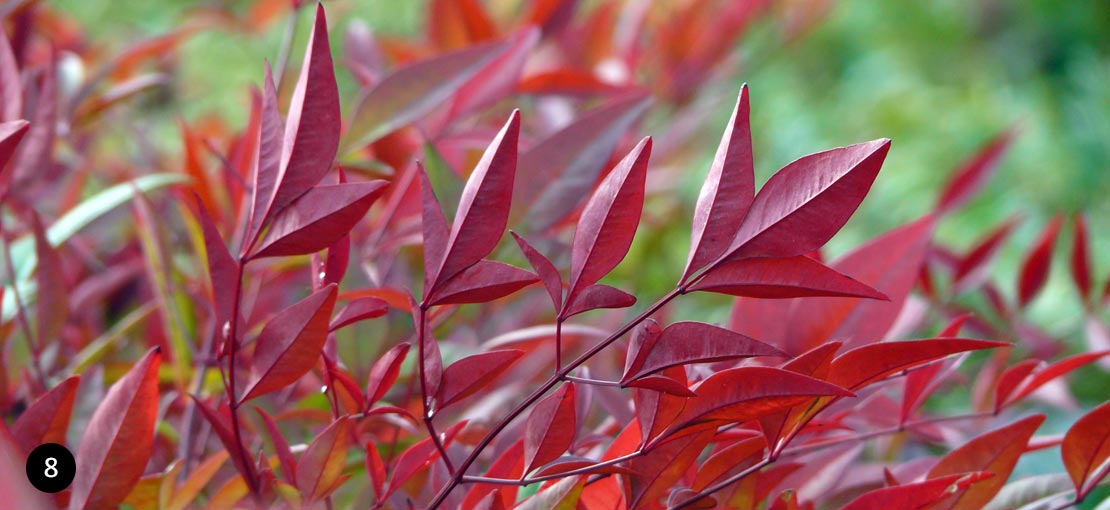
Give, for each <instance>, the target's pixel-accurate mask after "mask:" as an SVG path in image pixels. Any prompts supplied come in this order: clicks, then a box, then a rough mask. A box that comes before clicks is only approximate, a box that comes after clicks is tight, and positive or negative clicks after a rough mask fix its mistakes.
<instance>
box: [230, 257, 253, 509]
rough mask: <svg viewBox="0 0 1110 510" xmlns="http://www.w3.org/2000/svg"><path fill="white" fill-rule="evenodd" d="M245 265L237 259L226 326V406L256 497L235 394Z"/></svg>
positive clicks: (248, 480)
mask: <svg viewBox="0 0 1110 510" xmlns="http://www.w3.org/2000/svg"><path fill="white" fill-rule="evenodd" d="M245 267H246V262H245V261H244V260H243V259H242V258H240V259H239V260H238V269H237V270H236V274H237V275H238V277H237V278H236V279H235V293H234V296H233V301H232V303H233V304H232V309H231V317H230V318H229V319H228V320H229V321H230V323H231V326H230V327H229V328H228V339H227V342H228V344H227V345H228V355H227V379H228V381H227V398H228V401H229V404H228V407H229V408H230V410H231V431H232V433H233V434H235V446H236V448H237V449H238V450H239V451H238V452H235V454H236V455H238V456H239V459H240V460H241V461H242V462H243V465H244V466H246V470H247V472H246V475H247V488H249V489H250V492H251V494H252V495H254V496H255V497H258V494H259V493H258V480H256V479H255V477H254V470H253V469H251V467H250V466H251V459H250V455H248V454H247V448H246V446H244V444H243V435H242V432H241V431H240V428H239V397H238V396H237V395H236V394H235V356H236V348H237V347H238V345H239V338H238V326H239V300H240V299H241V298H242V293H243V269H244V268H245ZM221 329H222V328H221Z"/></svg>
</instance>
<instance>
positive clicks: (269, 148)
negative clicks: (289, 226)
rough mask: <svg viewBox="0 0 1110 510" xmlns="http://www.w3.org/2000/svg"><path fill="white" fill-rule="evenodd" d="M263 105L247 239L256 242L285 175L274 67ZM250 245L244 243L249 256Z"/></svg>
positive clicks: (267, 78)
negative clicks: (282, 161)
mask: <svg viewBox="0 0 1110 510" xmlns="http://www.w3.org/2000/svg"><path fill="white" fill-rule="evenodd" d="M262 91H263V92H262V105H261V111H260V119H259V127H258V157H257V158H255V161H254V168H253V169H252V170H253V173H254V186H252V188H251V194H252V196H251V212H250V222H249V229H248V234H247V239H250V240H251V241H254V240H255V238H256V237H258V232H259V231H260V230H261V229H262V225H263V223H265V221H266V217H265V216H266V215H267V214H269V212H270V211H268V210H267V208H268V206H269V204H270V199H271V197H273V195H274V189H276V188H277V186H278V178H279V174H280V173H281V154H282V139H283V138H285V125H284V122H282V120H281V113H280V112H278V104H277V103H278V93H277V88H276V87H275V85H274V76H273V72H272V71H271V70H270V63H269V62H267V63H266V76H265V80H264V83H263V85H262ZM249 244H250V243H249V242H248V243H244V245H243V250H244V252H243V253H242V254H241V255H246V251H245V250H247V249H248V248H249V246H248V245H249Z"/></svg>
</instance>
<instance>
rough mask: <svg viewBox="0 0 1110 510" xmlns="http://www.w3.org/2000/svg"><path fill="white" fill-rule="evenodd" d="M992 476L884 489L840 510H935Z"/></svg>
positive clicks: (981, 474)
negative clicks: (952, 497)
mask: <svg viewBox="0 0 1110 510" xmlns="http://www.w3.org/2000/svg"><path fill="white" fill-rule="evenodd" d="M994 476H995V475H994V473H989V472H978V473H957V474H954V475H948V476H941V477H936V478H933V479H930V480H925V481H923V482H915V483H908V484H904V485H897V486H893V487H883V488H880V489H874V490H871V491H868V492H865V493H863V494H861V495H860V496H859V497H857V498H856V499H853V500H852V501H849V502H848V504H846V505H844V509H843V510H892V509H895V508H897V509H899V510H928V509H931V508H936V506H934V505H936V504H937V503H938V502H940V501H943V500H944V499H945V498H947V497H948V496H949V495H950V494H952V493H954V492H958V491H961V490H964V489H967V488H968V487H971V486H972V485H973V484H975V483H976V482H980V481H982V480H986V479H990V478H992V477H994Z"/></svg>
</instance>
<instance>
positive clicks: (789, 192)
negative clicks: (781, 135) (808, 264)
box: [727, 139, 890, 259]
mask: <svg viewBox="0 0 1110 510" xmlns="http://www.w3.org/2000/svg"><path fill="white" fill-rule="evenodd" d="M888 150H890V140H887V139H880V140H874V141H870V142H865V143H861V144H857V145H851V146H848V147H840V148H836V149H830V150H827V151H824V152H818V153H816V154H811V155H809V156H804V157H802V158H799V159H797V160H795V161H794V162H793V163H790V164H789V165H786V166H785V167H783V168H782V170H779V171H778V173H776V174H775V175H774V176H772V177H771V179H769V180H768V181H767V184H764V185H763V188H762V189H760V190H759V194H758V195H756V197H755V200H754V201H753V202H752V205H751V208H749V210H748V214H747V216H746V217H745V218H744V222H743V223H742V224H741V225H740V230H739V232H737V233H736V237H735V239H734V240H733V241H732V244H731V245H730V246H729V249H728V250H727V253H728V257H729V258H730V259H737V258H742V257H793V256H795V255H804V254H806V253H809V252H811V251H813V250H816V249H817V248H820V247H821V246H822V245H824V244H825V242H826V241H828V240H829V239H830V238H832V236H833V234H835V233H836V232H837V231H838V230H840V227H842V226H843V225H844V223H845V222H847V221H848V218H849V217H850V216H851V215H852V213H853V212H855V210H856V208H857V207H859V204H860V202H862V201H863V198H864V196H866V195H867V192H868V190H870V189H871V183H872V182H874V181H875V177H876V176H877V175H878V174H879V169H880V168H881V167H882V165H883V160H884V159H886V154H887V151H888Z"/></svg>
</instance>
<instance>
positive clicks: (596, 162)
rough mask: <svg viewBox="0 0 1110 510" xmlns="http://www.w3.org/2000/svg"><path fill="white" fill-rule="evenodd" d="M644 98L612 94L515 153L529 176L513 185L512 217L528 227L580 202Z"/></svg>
mask: <svg viewBox="0 0 1110 510" xmlns="http://www.w3.org/2000/svg"><path fill="white" fill-rule="evenodd" d="M650 103H651V99H650V98H649V97H647V96H645V95H643V94H634V95H629V96H628V97H625V98H621V99H617V100H614V101H612V102H611V103H609V104H607V105H604V106H601V107H599V108H596V109H593V110H590V111H589V112H586V113H585V114H584V115H582V116H581V117H579V118H578V119H576V120H575V121H574V122H573V123H571V124H570V125H568V126H566V127H564V128H563V129H561V130H559V131H558V132H556V133H555V134H552V135H551V136H548V137H547V138H545V139H543V140H541V141H539V142H538V143H537V144H535V145H533V146H532V148H530V149H528V150H527V151H526V152H524V153H523V154H521V156H520V167H521V168H524V169H526V170H527V171H528V176H529V178H528V179H524V180H522V181H521V182H520V183H518V184H519V185H518V186H517V187H516V189H515V190H514V195H513V203H514V204H516V206H515V207H514V208H513V214H512V217H513V219H514V220H515V219H520V218H523V219H524V220H525V221H526V223H527V225H528V230H529V231H530V232H540V231H543V230H545V229H547V228H549V227H551V226H553V225H556V224H558V223H559V222H561V221H563V219H565V218H566V217H567V216H568V215H569V214H570V213H571V212H573V211H574V210H575V209H576V208H578V205H579V204H580V203H582V197H584V196H586V195H587V194H588V193H589V192H590V188H591V187H592V186H593V185H594V184H595V183H596V182H597V179H598V177H599V176H600V175H601V171H602V170H604V169H605V165H606V164H607V163H608V162H609V158H610V156H612V154H613V151H615V150H616V149H617V144H618V143H620V140H621V137H622V136H624V134H625V133H626V132H627V131H628V130H629V128H630V127H632V125H633V123H635V122H636V121H637V119H639V118H640V117H641V116H642V115H643V113H644V111H646V110H647V107H648V105H649V104H650Z"/></svg>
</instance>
